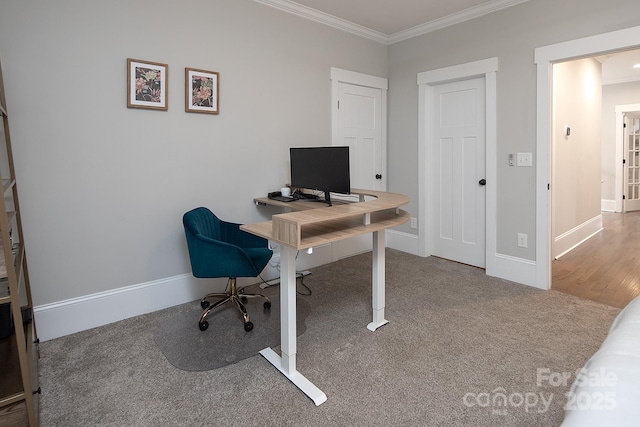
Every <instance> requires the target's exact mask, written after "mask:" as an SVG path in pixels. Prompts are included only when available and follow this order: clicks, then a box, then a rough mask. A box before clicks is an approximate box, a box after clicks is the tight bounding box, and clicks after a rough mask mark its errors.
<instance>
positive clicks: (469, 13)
mask: <svg viewBox="0 0 640 427" xmlns="http://www.w3.org/2000/svg"><path fill="white" fill-rule="evenodd" d="M253 1H255V2H257V3H262V4H265V5H267V6H271V7H274V8H276V9H279V10H282V11H284V12H287V13H291V14H293V15H297V16H300V17H302V18H305V19H309V20H312V21H316V22H319V23H321V24H325V25H329V26H331V27H334V28H337V29H339V30H342V31H347V32H349V33H352V34H355V35H357V36H360V37H364V38H367V39H370V40H374V41H376V42H378V43H382V44H386V45H390V44H393V43H397V42H400V41H403V40H407V39H410V38H413V37H417V36H420V35H422V34H426V33H429V32H432V31H436V30H439V29H441V28H445V27H449V26H451V25H455V24H459V23H461V22H464V21H469V20H471V19H474V18H478V17H480V16H483V15H487V14H489V13H493V12H497V11H499V10H502V9H506V8H508V7H511V6H516V5H518V4H520V3H524V2H527V1H529V0H491V1H489V2H487V3H484V4H481V5H478V6H475V7H471V8H469V9H466V10H463V11H461V12H458V13H454V14H452V15H448V16H445V17H443V18H439V19H436V20H433V21H430V22H426V23H424V24H421V25H417V26H415V27H412V28H409V29H408V30H404V31H399V32H397V33H394V34H391V35H387V34H383V33H381V32H379V31H374V30H371V29H369V28H366V27H363V26H362V25H358V24H354V23H353V22H349V21H347V20H344V19H341V18H338V17H336V16H333V15H329V14H327V13H324V12H320V11H319V10H316V9H312V8H310V7H307V6H303V5H301V4H299V3H296V2H293V1H290V0H253Z"/></svg>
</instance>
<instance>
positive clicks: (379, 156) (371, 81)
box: [331, 68, 388, 260]
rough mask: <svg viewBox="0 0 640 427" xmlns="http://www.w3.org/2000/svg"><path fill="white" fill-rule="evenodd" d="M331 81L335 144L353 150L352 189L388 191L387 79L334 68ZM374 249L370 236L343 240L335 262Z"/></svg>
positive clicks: (334, 248) (336, 246) (335, 247)
mask: <svg viewBox="0 0 640 427" xmlns="http://www.w3.org/2000/svg"><path fill="white" fill-rule="evenodd" d="M331 80H332V85H331V91H332V106H331V111H332V138H331V141H332V142H331V143H332V145H346V146H348V147H349V154H350V156H349V158H350V165H349V168H350V173H351V187H352V188H361V189H365V190H378V191H386V189H387V186H386V182H387V176H386V166H387V161H386V150H387V148H386V132H387V127H386V115H387V110H386V102H387V88H388V84H387V79H385V78H382V77H376V76H371V75H368V74H362V73H356V72H353V71H348V70H342V69H339V68H332V69H331ZM332 197H334V196H332ZM335 198H338V197H335ZM350 199H351V200H353V197H351V198H350ZM371 248H372V240H371V236H370V235H362V236H358V237H354V238H351V239H346V240H341V241H339V242H335V243H333V244H332V258H333V260H338V259H342V258H346V257H349V256H351V255H355V254H358V253H362V252H366V251H370V250H371Z"/></svg>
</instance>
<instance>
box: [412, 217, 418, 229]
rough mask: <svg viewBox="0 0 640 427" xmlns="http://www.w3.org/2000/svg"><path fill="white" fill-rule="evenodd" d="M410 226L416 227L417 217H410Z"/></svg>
mask: <svg viewBox="0 0 640 427" xmlns="http://www.w3.org/2000/svg"><path fill="white" fill-rule="evenodd" d="M411 228H418V218H413V217H412V218H411Z"/></svg>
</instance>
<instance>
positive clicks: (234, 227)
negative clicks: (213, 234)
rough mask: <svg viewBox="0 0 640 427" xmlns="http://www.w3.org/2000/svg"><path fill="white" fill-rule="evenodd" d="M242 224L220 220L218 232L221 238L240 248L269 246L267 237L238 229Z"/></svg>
mask: <svg viewBox="0 0 640 427" xmlns="http://www.w3.org/2000/svg"><path fill="white" fill-rule="evenodd" d="M241 225H242V224H236V223H233V222H227V221H222V220H220V234H221V235H222V240H224V241H225V242H229V243H232V244H234V245H236V246H240V247H241V248H266V247H268V246H269V242H268V241H267V239H264V238H262V237H260V236H256V235H255V234H251V233H247V232H246V231H243V230H240V226H241Z"/></svg>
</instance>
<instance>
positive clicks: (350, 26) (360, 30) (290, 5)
mask: <svg viewBox="0 0 640 427" xmlns="http://www.w3.org/2000/svg"><path fill="white" fill-rule="evenodd" d="M254 1H255V2H257V3H262V4H265V5H267V6H271V7H274V8H276V9H279V10H282V11H284V12H287V13H291V14H293V15H297V16H299V17H301V18H305V19H309V20H311V21H315V22H319V23H321V24H325V25H328V26H330V27H334V28H337V29H339V30H342V31H346V32H349V33H352V34H355V35H357V36H360V37H365V38H367V39H370V40H374V41H376V42H378V43H383V44H389V37H388V36H387V35H386V34H383V33H381V32H378V31H374V30H370V29H369V28H366V27H363V26H362V25H358V24H354V23H353V22H349V21H347V20H344V19H341V18H338V17H337V16H333V15H329V14H327V13H324V12H320V11H319V10H316V9H312V8H310V7H307V6H303V5H301V4H298V3H295V2H292V1H289V0H254Z"/></svg>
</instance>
